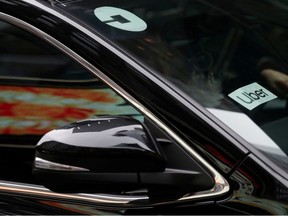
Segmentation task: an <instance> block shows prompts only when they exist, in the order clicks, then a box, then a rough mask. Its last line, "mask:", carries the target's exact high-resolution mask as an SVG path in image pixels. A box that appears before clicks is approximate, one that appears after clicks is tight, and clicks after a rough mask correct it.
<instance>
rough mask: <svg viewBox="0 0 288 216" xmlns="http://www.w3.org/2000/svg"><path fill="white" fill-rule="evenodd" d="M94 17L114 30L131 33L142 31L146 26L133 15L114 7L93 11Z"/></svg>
mask: <svg viewBox="0 0 288 216" xmlns="http://www.w3.org/2000/svg"><path fill="white" fill-rule="evenodd" d="M94 14H95V16H96V17H97V18H98V19H99V20H100V21H102V22H103V23H106V24H107V25H110V26H112V27H114V28H118V29H122V30H125V31H131V32H140V31H144V30H145V29H146V28H147V24H146V23H145V22H144V21H143V20H142V19H140V18H139V17H137V16H136V15H135V14H133V13H131V12H129V11H126V10H123V9H121V8H115V7H108V6H104V7H99V8H96V9H95V10H94Z"/></svg>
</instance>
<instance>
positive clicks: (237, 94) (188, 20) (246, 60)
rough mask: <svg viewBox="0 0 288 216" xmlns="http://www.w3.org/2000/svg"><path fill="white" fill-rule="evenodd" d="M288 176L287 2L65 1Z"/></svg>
mask: <svg viewBox="0 0 288 216" xmlns="http://www.w3.org/2000/svg"><path fill="white" fill-rule="evenodd" d="M56 5H57V6H58V7H59V8H61V9H63V10H65V11H68V12H69V13H71V14H72V15H74V16H75V17H76V18H78V19H81V20H82V21H84V22H86V23H87V24H88V25H90V27H92V28H94V29H95V30H96V31H98V32H100V33H101V34H103V35H105V36H106V37H108V38H109V39H110V40H112V41H114V42H115V43H117V44H118V45H119V46H120V47H121V48H122V49H124V50H126V51H127V52H129V53H130V54H131V55H133V56H134V57H136V58H138V59H139V60H140V61H142V62H143V63H144V64H146V65H147V67H148V68H152V70H153V72H154V73H155V74H157V75H158V76H161V78H162V79H166V81H167V82H170V83H173V84H174V88H175V90H177V91H179V92H180V93H181V92H185V93H186V94H187V95H188V96H189V97H190V100H191V101H193V100H196V101H197V102H198V103H199V104H201V105H202V106H204V107H205V108H207V109H208V110H209V111H210V112H212V113H213V114H214V115H215V116H216V117H218V118H219V119H220V120H222V121H223V122H224V123H226V124H227V125H228V126H229V127H231V128H232V129H233V130H234V131H235V132H237V133H238V134H240V136H242V137H243V138H244V139H246V140H247V141H248V142H249V143H251V144H252V145H253V146H255V147H256V148H258V149H259V150H260V151H262V152H263V153H265V154H267V155H268V156H269V157H270V159H272V160H273V161H274V162H276V163H277V164H278V165H279V166H280V167H282V168H283V169H285V170H286V171H287V167H288V166H287V161H288V160H287V154H288V147H287V146H288V145H287V143H286V140H287V139H286V131H287V128H288V118H287V114H288V112H287V105H286V101H287V100H286V95H287V93H288V84H287V83H288V77H287V75H286V72H287V64H288V59H287V57H288V52H287V51H288V44H287V35H288V29H287V26H288V25H287V23H288V22H287V21H288V18H287V3H285V1H279V0H273V1H272V0H261V1H260V0H259V1H257V0H229V1H226V0H221V1H220V0H219V1H217V0H216V1H215V0H169V1H168V0H159V1H152V0H145V1H127V0H117V1H115V0H114V1H111V0H110V1H109V0H105V1H101V0H99V1H93V0H82V1H81V0H80V1H61V3H59V4H56Z"/></svg>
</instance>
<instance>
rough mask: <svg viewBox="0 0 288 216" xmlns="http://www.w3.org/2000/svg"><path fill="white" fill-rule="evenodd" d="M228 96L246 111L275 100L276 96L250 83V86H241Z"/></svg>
mask: <svg viewBox="0 0 288 216" xmlns="http://www.w3.org/2000/svg"><path fill="white" fill-rule="evenodd" d="M228 96H229V97H230V98H232V99H233V100H235V101H236V102H238V103H239V104H241V105H242V106H244V107H245V108H247V109H248V110H252V109H254V108H256V107H257V106H259V105H261V104H263V103H266V102H268V101H271V100H273V99H275V98H277V96H276V95H274V94H273V93H272V92H270V91H268V90H267V89H265V88H264V87H262V86H261V85H259V84H258V83H252V84H250V85H247V86H243V87H241V88H239V89H237V90H235V91H234V92H232V93H231V94H229V95H228Z"/></svg>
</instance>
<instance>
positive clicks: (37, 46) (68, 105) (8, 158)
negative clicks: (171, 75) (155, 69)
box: [0, 21, 141, 181]
mask: <svg viewBox="0 0 288 216" xmlns="http://www.w3.org/2000/svg"><path fill="white" fill-rule="evenodd" d="M0 38H1V40H0V149H1V152H0V154H1V155H0V162H1V164H9V166H7V167H6V168H7V170H6V168H5V167H4V166H1V167H3V168H2V169H3V170H2V171H1V170H0V180H1V179H8V180H10V179H12V180H16V181H22V179H20V178H23V179H27V176H25V174H26V173H23V175H24V176H23V175H22V176H23V177H20V178H19V176H21V172H26V171H27V172H28V170H29V171H30V172H31V166H30V164H29V165H27V166H26V164H27V163H31V162H32V160H31V157H33V154H34V146H35V145H36V144H37V142H38V141H39V139H40V138H41V137H42V136H43V135H44V134H45V133H47V132H48V131H50V130H53V129H55V128H57V127H60V126H63V125H66V124H68V123H72V122H75V121H79V120H83V119H86V118H90V117H93V116H96V115H97V116H100V115H120V116H121V115H125V116H127V115H129V116H134V117H135V118H138V119H139V118H140V119H141V115H140V113H139V112H138V111H137V110H135V109H134V108H133V107H132V106H130V105H129V104H128V103H127V102H126V101H125V100H124V99H123V98H121V97H120V96H118V95H117V94H116V93H115V92H114V91H113V90H112V89H111V88H109V87H107V86H106V85H104V84H103V83H102V82H100V81H99V80H98V79H97V78H96V76H95V75H94V74H92V73H90V72H89V71H87V70H86V69H84V68H82V67H81V66H80V65H78V63H75V62H74V61H72V60H71V59H70V58H68V57H67V56H65V54H63V53H62V52H60V51H58V50H57V49H56V48H55V47H53V46H51V45H50V44H48V42H46V41H43V40H42V39H39V38H37V37H36V36H35V35H32V34H30V33H29V32H26V31H25V30H23V29H21V28H19V27H16V26H14V25H11V24H9V23H6V22H3V21H0ZM13 164H15V165H13ZM11 166H15V167H14V168H15V169H17V171H16V172H15V170H13V168H11ZM12 170H13V172H14V173H17V174H15V176H14V174H12Z"/></svg>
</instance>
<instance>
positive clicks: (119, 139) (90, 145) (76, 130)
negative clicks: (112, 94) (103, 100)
mask: <svg viewBox="0 0 288 216" xmlns="http://www.w3.org/2000/svg"><path fill="white" fill-rule="evenodd" d="M155 142H156V141H155V140H154V138H153V137H152V136H151V135H150V133H149V131H148V130H147V129H146V128H145V127H144V126H143V125H142V124H141V123H140V122H139V121H137V120H136V119H132V118H128V117H95V118H93V119H86V120H83V121H79V122H75V123H72V124H69V125H66V126H63V127H61V128H58V129H55V130H53V131H50V132H49V133H47V134H46V135H44V136H43V138H42V139H41V140H40V141H39V142H38V144H37V146H36V157H38V158H41V159H44V160H48V161H51V162H54V163H60V164H62V163H63V164H65V165H69V166H76V167H80V168H84V169H87V170H89V171H91V172H107V173H111V172H112V173H113V172H120V173H121V172H124V173H125V172H157V171H158V172H160V171H164V169H165V163H166V162H165V158H164V156H162V155H161V152H160V149H159V146H157V145H156V143H155ZM52 169H53V168H52Z"/></svg>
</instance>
